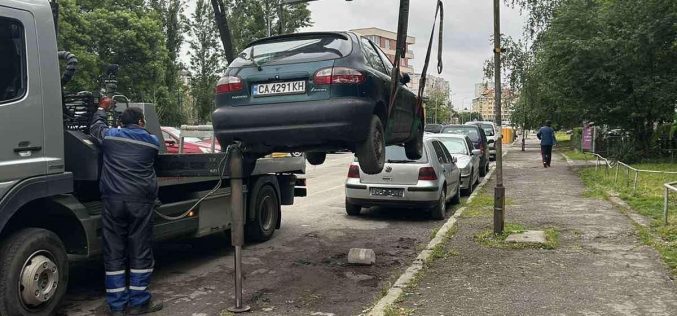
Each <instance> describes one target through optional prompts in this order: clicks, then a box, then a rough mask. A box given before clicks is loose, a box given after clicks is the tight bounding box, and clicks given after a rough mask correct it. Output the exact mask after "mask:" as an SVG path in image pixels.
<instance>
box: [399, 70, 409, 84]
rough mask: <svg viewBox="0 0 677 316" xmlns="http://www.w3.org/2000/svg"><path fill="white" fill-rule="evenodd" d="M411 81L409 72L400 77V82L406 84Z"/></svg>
mask: <svg viewBox="0 0 677 316" xmlns="http://www.w3.org/2000/svg"><path fill="white" fill-rule="evenodd" d="M409 82H411V77H410V76H409V74H408V73H404V74H403V75H402V77H401V78H400V83H401V84H403V85H406V84H407V83H409Z"/></svg>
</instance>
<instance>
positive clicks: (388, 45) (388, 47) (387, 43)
mask: <svg viewBox="0 0 677 316" xmlns="http://www.w3.org/2000/svg"><path fill="white" fill-rule="evenodd" d="M385 49H391V48H390V40H386V45H385Z"/></svg>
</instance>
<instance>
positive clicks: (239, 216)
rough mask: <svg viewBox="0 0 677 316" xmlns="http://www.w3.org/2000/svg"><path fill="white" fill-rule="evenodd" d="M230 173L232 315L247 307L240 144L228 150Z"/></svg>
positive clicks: (246, 309)
mask: <svg viewBox="0 0 677 316" xmlns="http://www.w3.org/2000/svg"><path fill="white" fill-rule="evenodd" d="M228 155H229V156H230V157H228V158H227V159H228V163H229V164H228V168H229V171H230V215H231V217H232V221H231V223H232V225H231V228H230V239H231V243H232V245H233V247H235V257H234V260H235V306H232V307H230V308H228V310H229V311H231V312H233V313H241V312H246V311H248V310H249V309H250V307H249V306H248V305H243V304H242V246H243V245H244V217H245V216H244V193H243V191H242V178H243V176H244V175H243V174H244V172H243V165H244V164H243V162H242V161H243V159H244V158H243V157H242V151H241V150H240V144H233V145H231V148H229V150H228Z"/></svg>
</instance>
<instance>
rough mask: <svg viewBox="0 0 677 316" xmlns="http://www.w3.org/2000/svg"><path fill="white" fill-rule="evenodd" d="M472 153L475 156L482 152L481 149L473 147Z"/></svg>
mask: <svg viewBox="0 0 677 316" xmlns="http://www.w3.org/2000/svg"><path fill="white" fill-rule="evenodd" d="M472 154H473V155H475V156H479V155H481V154H482V151H481V150H479V149H473V150H472Z"/></svg>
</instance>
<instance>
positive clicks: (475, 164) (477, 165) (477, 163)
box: [465, 136, 480, 178]
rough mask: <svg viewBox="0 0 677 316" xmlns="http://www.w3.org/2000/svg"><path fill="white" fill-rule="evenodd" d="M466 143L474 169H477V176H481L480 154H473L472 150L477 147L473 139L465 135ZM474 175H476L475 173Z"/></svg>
mask: <svg viewBox="0 0 677 316" xmlns="http://www.w3.org/2000/svg"><path fill="white" fill-rule="evenodd" d="M465 143H466V146H467V147H468V153H469V154H470V161H471V163H472V165H473V169H474V170H475V173H476V174H477V177H478V178H479V176H480V157H479V156H478V155H473V153H472V151H473V150H474V149H475V146H474V145H473V143H472V141H471V140H470V138H469V137H468V136H466V137H465ZM473 177H474V175H473Z"/></svg>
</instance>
